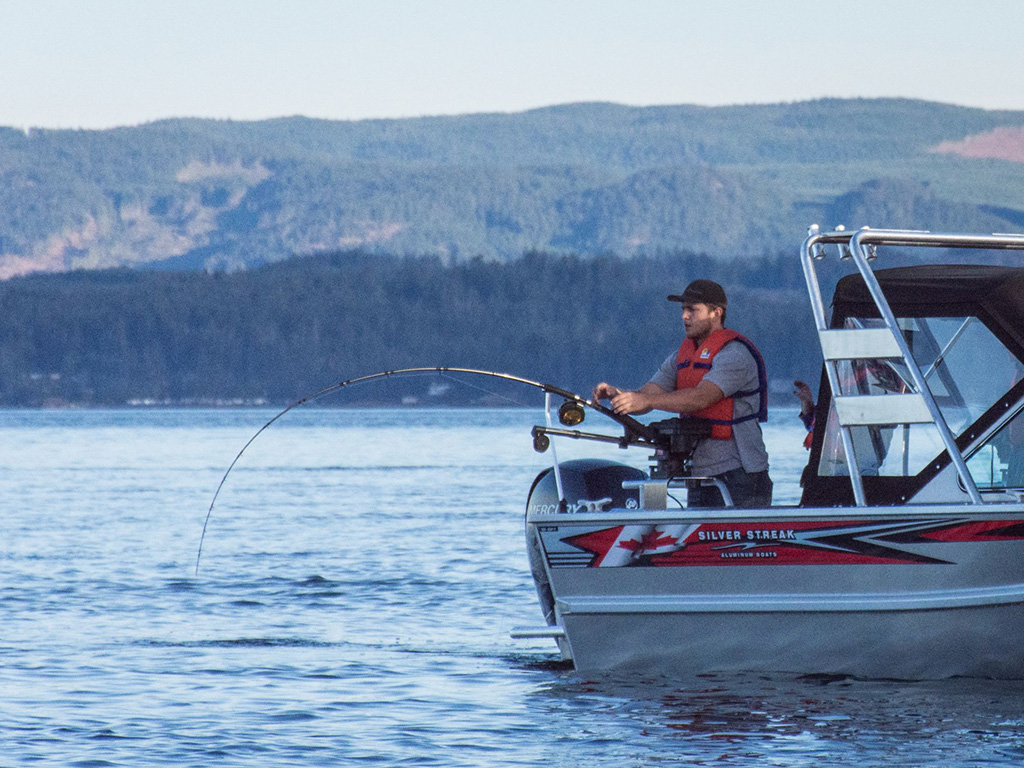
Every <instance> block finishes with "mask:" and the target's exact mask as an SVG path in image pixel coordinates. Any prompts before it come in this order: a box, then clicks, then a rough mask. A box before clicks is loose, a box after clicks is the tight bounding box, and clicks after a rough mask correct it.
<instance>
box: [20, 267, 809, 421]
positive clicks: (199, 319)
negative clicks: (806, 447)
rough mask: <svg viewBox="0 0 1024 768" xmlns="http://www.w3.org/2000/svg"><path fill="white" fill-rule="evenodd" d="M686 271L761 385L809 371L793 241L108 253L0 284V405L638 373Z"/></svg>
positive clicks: (572, 383) (670, 322) (585, 384)
mask: <svg viewBox="0 0 1024 768" xmlns="http://www.w3.org/2000/svg"><path fill="white" fill-rule="evenodd" d="M696 277H710V278H713V279H716V280H718V281H719V282H721V283H722V284H723V285H725V286H726V289H727V290H728V292H729V296H730V305H731V306H730V309H729V315H728V323H727V324H728V325H729V326H730V327H733V328H736V329H737V330H740V331H741V332H743V333H745V334H746V335H748V336H749V337H750V338H752V339H753V340H754V341H755V342H756V343H757V344H758V345H759V346H760V347H761V349H762V351H763V352H764V354H765V357H766V358H767V360H768V365H769V375H770V377H771V378H772V379H773V380H774V382H775V384H776V388H781V387H782V386H785V384H784V382H785V381H787V380H791V379H792V378H793V377H794V376H800V377H809V376H814V375H815V374H816V371H817V368H818V366H819V365H820V363H819V362H818V358H817V357H815V353H814V351H813V350H814V349H815V348H816V344H815V342H814V337H813V328H812V326H811V322H810V311H809V309H808V303H807V298H806V294H805V292H804V289H803V282H802V277H801V274H800V265H799V260H798V259H797V258H796V256H795V254H785V255H778V256H763V257H760V258H757V259H736V260H730V261H722V260H717V259H712V258H710V257H707V256H701V255H694V254H688V253H677V254H671V255H662V256H656V257H646V258H635V259H620V258H616V257H612V256H604V257H593V258H585V259H584V258H579V257H574V256H551V255H545V254H528V255H526V256H524V257H522V258H520V259H517V260H514V261H511V262H506V263H499V262H493V261H485V260H482V259H476V260H469V261H463V262H459V263H456V264H448V265H446V264H444V263H442V262H441V261H440V260H437V259H432V258H419V259H412V258H404V259H403V258H393V257H392V258H388V257H381V256H373V255H367V254H364V253H359V252H347V253H337V254H332V255H329V256H318V257H310V258H303V259H293V260H289V261H287V262H282V263H278V264H275V265H270V266H266V267H263V268H259V269H254V270H250V271H243V272H236V273H228V274H226V273H215V274H198V273H167V272H137V271H129V270H113V271H102V272H76V273H70V274H65V275H51V276H33V277H26V278H20V279H15V280H11V281H8V282H6V283H4V284H2V285H0V300H2V302H3V308H4V312H3V315H2V317H0V405H2V406H7V407H10V406H38V405H45V404H60V403H68V404H80V405H119V404H124V403H127V402H131V401H135V400H152V401H156V402H166V403H172V404H176V403H183V404H188V403H207V402H218V401H230V400H233V399H239V400H242V401H246V402H253V401H260V400H264V401H267V402H268V403H271V404H279V403H285V402H288V401H292V400H295V399H297V398H299V397H302V396H305V395H308V394H309V393H311V392H313V391H316V390H319V389H320V388H322V387H324V386H326V385H329V384H332V383H334V382H336V381H340V380H343V379H348V378H351V377H354V376H359V375H363V374H368V373H373V372H376V371H381V370H391V369H396V368H402V367H407V366H432V365H449V366H462V367H471V368H483V369H489V370H496V371H504V372H509V373H514V374H517V375H520V376H525V377H527V378H532V379H537V380H541V381H546V382H550V383H552V384H557V385H559V386H562V387H566V388H569V389H574V390H577V391H589V388H590V386H591V385H592V384H593V383H595V382H596V381H597V380H599V379H607V380H609V381H613V382H615V383H618V384H620V385H623V386H639V385H640V384H642V383H643V382H644V381H645V380H646V378H647V376H648V375H649V374H650V373H651V372H652V371H653V369H654V368H655V366H657V364H658V363H660V361H661V360H662V359H663V358H664V356H665V355H666V354H668V353H669V351H671V350H672V349H674V348H676V347H677V346H678V344H679V341H680V340H681V337H682V326H681V321H680V318H679V305H678V304H671V303H669V302H667V301H666V300H665V297H666V295H667V294H669V293H673V292H678V291H679V290H681V289H682V288H683V287H684V286H685V284H686V283H687V282H688V281H689V280H691V279H694V278H696ZM371 389H373V390H374V391H370V390H371ZM426 389H427V384H426V383H425V382H423V381H422V380H420V381H406V382H404V383H403V384H402V387H400V388H397V389H396V388H395V387H391V388H390V389H389V388H387V387H384V388H363V389H360V390H358V392H356V391H355V390H353V393H354V394H352V395H348V396H346V398H345V399H343V400H341V399H336V400H335V401H333V402H334V404H351V403H355V402H389V401H390V402H393V401H394V399H395V398H397V397H399V396H400V395H404V396H411V395H417V396H419V395H424V394H425V392H426ZM460 389H461V392H460V391H459V390H460ZM456 390H457V391H456V392H453V393H450V394H449V395H447V398H448V399H447V400H445V399H444V398H435V399H433V400H432V399H430V398H427V397H423V398H422V401H427V402H442V401H444V402H463V403H468V402H474V401H477V402H479V399H478V398H479V397H480V396H481V392H480V391H479V390H473V389H469V388H456ZM453 398H454V399H453ZM460 398H461V399H460Z"/></svg>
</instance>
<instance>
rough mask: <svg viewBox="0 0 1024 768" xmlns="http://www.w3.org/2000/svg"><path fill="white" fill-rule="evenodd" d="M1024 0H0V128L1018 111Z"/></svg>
mask: <svg viewBox="0 0 1024 768" xmlns="http://www.w3.org/2000/svg"><path fill="white" fill-rule="evenodd" d="M1022 32H1024V3H1022V2H1020V0H975V1H974V2H963V0H958V1H957V2H953V1H952V0H845V1H843V2H832V1H831V0H816V1H813V0H792V1H783V0H718V1H716V0H701V2H686V1H685V0H676V1H675V2H673V1H672V0H593V1H592V2H583V1H582V0H561V1H560V0H505V1H504V2H498V1H496V0H433V1H432V0H361V1H356V0H281V1H280V2H274V1H271V0H164V2H150V0H0V73H2V74H0V125H8V126H16V127H29V126H34V127H61V128H63V127H86V128H104V127H110V126H114V125H132V124H137V123H140V122H146V121H149V120H155V119H159V118H164V117H186V116H189V117H216V118H232V119H236V120H251V119H259V118H266V117H278V116H283V115H296V114H301V115H307V116H310V117H323V118H332V119H361V118H372V117H408V116H416V115H428V114H460V113H467V112H492V111H500V112H508V111H518V110H522V109H529V108H532V107H539V106H546V105H550V104H560V103H566V102H575V101H615V102H620V103H624V104H634V105H651V104H705V105H719V104H739V103H771V102H779V101H796V100H803V99H810V98H817V97H822V96H838V97H853V96H865V97H875V96H906V97H912V98H920V99H928V100H934V101H942V102H947V103H954V104H963V105H968V106H978V107H985V108H990V109H1024V83H1022V80H1021V76H1022V73H1024V45H1022V43H1021V40H1022Z"/></svg>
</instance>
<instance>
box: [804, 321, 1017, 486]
mask: <svg viewBox="0 0 1024 768" xmlns="http://www.w3.org/2000/svg"><path fill="white" fill-rule="evenodd" d="M898 324H899V327H900V329H901V330H902V332H903V336H904V338H905V339H906V340H907V344H908V346H909V347H910V350H911V352H912V353H913V356H914V360H915V362H916V363H917V364H918V366H919V367H920V369H921V372H922V374H923V375H924V379H925V382H926V383H927V385H928V389H929V390H930V392H931V394H932V396H933V397H934V398H935V401H936V404H937V405H938V406H939V410H940V411H941V412H942V416H943V418H944V419H945V421H946V423H947V424H948V425H949V428H950V430H951V431H952V432H953V434H954V435H957V436H959V435H960V434H962V433H963V432H964V431H965V430H967V429H968V428H969V427H970V426H971V425H972V424H974V423H975V422H976V421H977V420H978V419H979V418H980V417H981V415H982V414H984V413H985V412H986V411H988V410H989V409H990V408H992V406H993V405H995V404H996V403H997V402H998V401H999V400H1000V398H1002V397H1004V396H1005V395H1006V394H1007V393H1008V392H1009V390H1010V389H1011V387H1013V386H1014V385H1015V384H1017V383H1018V382H1019V381H1021V379H1022V378H1024V365H1022V364H1021V362H1020V361H1019V360H1018V359H1017V358H1016V356H1015V355H1014V354H1013V353H1012V352H1011V351H1010V350H1008V349H1007V348H1006V347H1005V346H1004V345H1003V344H1002V343H1001V342H1000V341H999V339H997V338H996V337H995V335H994V334H993V333H992V332H991V331H990V330H989V329H988V328H987V327H986V326H985V325H984V324H983V323H982V322H981V321H980V320H978V318H976V317H973V316H968V317H914V318H899V319H898ZM845 327H847V328H878V327H884V324H883V322H882V321H881V320H880V319H864V318H847V319H846V321H845ZM837 368H838V373H839V380H840V388H841V390H842V394H843V395H878V394H905V393H908V392H915V391H916V388H915V387H914V385H913V382H912V377H911V376H910V373H909V371H908V370H907V369H906V366H905V365H904V364H903V363H902V361H900V360H883V359H870V360H850V361H844V362H841V363H839V364H838V366H837ZM1017 421H1019V422H1020V424H1019V425H1018V426H1017V427H1016V432H1021V438H1022V447H1021V449H1020V451H1019V452H1021V453H1022V456H1024V418H1021V419H1014V422H1017ZM1011 427H1012V424H1008V425H1006V427H1005V428H1003V429H1002V430H1000V434H1003V437H1002V438H1001V441H1002V442H1001V443H999V442H998V441H997V440H996V438H993V440H992V441H990V444H989V445H988V446H987V447H986V449H983V450H981V451H976V452H975V454H974V457H973V458H972V460H971V462H969V467H970V468H971V472H972V474H975V472H977V474H978V476H977V477H976V482H977V483H978V485H979V486H983V487H985V488H996V487H1006V483H1007V482H1010V481H1011V479H1012V478H1013V477H1014V473H1013V471H1012V469H1011V465H1013V464H1015V463H1016V462H1015V461H1011V458H1012V457H1011V455H1010V454H1011V449H1010V448H1009V445H1010V440H1009V439H1010V437H1011V436H1015V430H1014V429H1012V428H1011ZM851 433H852V436H853V446H854V452H855V453H856V455H857V463H858V465H859V467H860V469H861V473H862V474H864V475H868V476H870V475H879V476H897V477H899V476H902V477H908V476H913V475H917V474H918V473H919V472H921V470H922V469H923V468H924V467H925V466H926V465H927V464H928V463H929V462H930V461H931V460H932V459H934V458H936V457H937V456H938V455H939V454H941V453H942V452H943V450H944V448H943V445H942V442H941V440H940V438H939V435H938V432H937V430H936V428H935V426H934V425H933V424H909V425H908V424H899V425H886V426H859V427H852V428H851ZM1000 444H1001V445H1002V446H1003V447H1002V448H1000V447H999V445H1000ZM1015 444H1016V443H1015ZM818 473H819V475H822V476H835V475H846V474H848V473H849V469H848V467H847V465H846V458H845V454H844V452H843V447H842V441H841V439H840V435H839V429H838V424H837V422H836V415H835V409H834V408H833V409H832V411H831V412H830V413H829V417H828V423H827V425H826V432H825V438H824V444H823V446H822V453H821V461H820V465H819V468H818Z"/></svg>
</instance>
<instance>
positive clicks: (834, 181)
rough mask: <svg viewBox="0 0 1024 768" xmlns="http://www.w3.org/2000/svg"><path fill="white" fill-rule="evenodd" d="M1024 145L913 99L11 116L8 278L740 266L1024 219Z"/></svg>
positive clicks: (0, 192) (1021, 127) (1, 162)
mask: <svg viewBox="0 0 1024 768" xmlns="http://www.w3.org/2000/svg"><path fill="white" fill-rule="evenodd" d="M986 137H987V138H986ZM993 137H994V138H993ZM1020 137H1024V111H1014V112H1010V111H986V110H980V109H972V108H966V107H957V106H952V105H945V104H936V103H930V102H923V101H914V100H904V99H869V100H865V99H854V100H838V99H824V100H818V101H810V102H799V103H792V104H777V105H752V106H734V107H699V106H667V107H626V106H621V105H616V104H604V103H585V104H569V105H562V106H556V107H549V108H544V109H537V110H531V111H528V112H521V113H515V114H477V115H464V116H453V117H424V118H411V119H402V120H364V121H353V122H335V121H327V120H314V119H309V118H303V117H291V118H279V119H274V120H265V121H258V122H235V121H218V120H200V119H172V120H162V121H158V122H154V123H148V124H145V125H140V126H137V127H130V128H117V129H111V130H104V131H73V130H34V129H33V130H31V131H28V132H27V133H26V132H25V131H21V130H15V129H12V128H0V179H2V183H0V277H2V278H7V277H11V276H14V275H18V274H24V273H27V272H32V271H66V270H70V269H77V268H106V267H115V266H140V267H148V268H161V269H188V270H192V269H214V270H217V269H226V268H230V269H234V268H242V267H248V266H255V265H259V264H264V263H269V262H274V261H279V260H282V259H285V258H288V257H290V256H292V255H295V254H310V253H317V252H329V251H336V250H339V249H351V248H361V249H364V250H366V251H368V252H381V253H390V254H405V255H440V256H442V257H445V258H451V259H459V258H465V257H472V256H477V255H479V256H484V257H486V258H496V259H509V258H514V257H517V256H520V255H521V254H523V253H524V252H528V251H531V250H543V251H552V252H575V253H580V254H597V253H608V252H611V253H617V254H620V255H637V254H644V253H658V252H674V251H681V250H686V251H692V252H705V253H709V254H712V255H717V256H721V257H733V256H739V255H750V254H758V253H763V252H774V251H776V250H778V249H780V248H789V247H795V245H796V243H797V242H798V241H799V240H800V239H801V238H802V236H803V234H804V232H805V230H806V227H807V225H808V224H810V223H819V224H822V225H823V226H834V225H837V224H844V225H846V226H848V227H849V226H861V225H870V226H873V227H900V228H926V229H936V230H938V229H958V230H970V231H1021V229H1022V227H1024V166H1022V165H1021V164H1020V162H1018V159H1019V158H1018V155H1017V154H1015V153H1016V152H1017V147H1018V145H1017V144H1015V142H1018V141H1021V138H1020ZM993 147H995V149H993ZM1021 152H1022V154H1021V155H1020V156H1021V157H1024V148H1021Z"/></svg>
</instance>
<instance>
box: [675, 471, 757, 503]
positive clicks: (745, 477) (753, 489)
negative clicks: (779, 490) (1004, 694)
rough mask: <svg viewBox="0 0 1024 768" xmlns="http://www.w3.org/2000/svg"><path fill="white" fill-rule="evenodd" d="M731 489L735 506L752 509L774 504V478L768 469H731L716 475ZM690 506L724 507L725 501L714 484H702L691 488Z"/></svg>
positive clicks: (730, 493)
mask: <svg viewBox="0 0 1024 768" xmlns="http://www.w3.org/2000/svg"><path fill="white" fill-rule="evenodd" d="M715 479H716V480H721V481H722V482H723V483H724V484H725V487H726V488H728V489H729V495H730V496H732V503H733V506H736V507H744V508H746V509H751V508H755V507H770V506H771V505H772V480H771V478H770V477H768V470H767V469H766V470H764V471H763V472H745V471H743V470H742V469H730V470H729V471H728V472H723V473H722V474H720V475H715ZM687 506H690V507H724V506H725V501H724V500H723V499H722V494H721V493H720V492H719V490H718V488H716V487H715V486H713V485H701V486H699V487H697V488H691V489H690V493H689V502H688V504H687Z"/></svg>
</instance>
